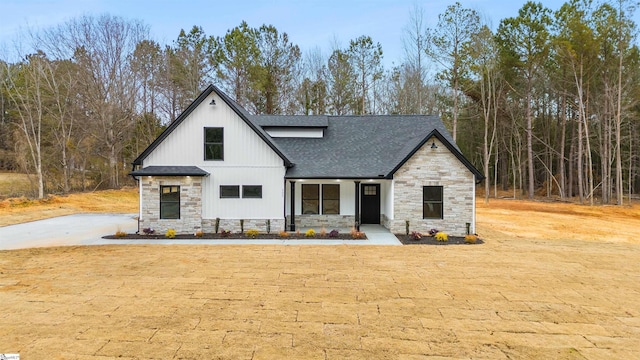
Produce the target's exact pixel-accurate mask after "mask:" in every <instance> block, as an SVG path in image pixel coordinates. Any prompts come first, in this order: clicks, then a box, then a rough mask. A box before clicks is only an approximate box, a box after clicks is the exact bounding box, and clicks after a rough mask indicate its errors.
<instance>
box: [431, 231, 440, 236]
mask: <svg viewBox="0 0 640 360" xmlns="http://www.w3.org/2000/svg"><path fill="white" fill-rule="evenodd" d="M439 232H440V231H439V230H438V229H431V230H429V236H436V234H437V233H439Z"/></svg>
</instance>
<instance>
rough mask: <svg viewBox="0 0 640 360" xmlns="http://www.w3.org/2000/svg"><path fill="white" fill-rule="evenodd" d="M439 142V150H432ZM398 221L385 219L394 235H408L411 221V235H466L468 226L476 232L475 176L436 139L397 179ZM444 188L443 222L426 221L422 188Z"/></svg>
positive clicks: (438, 220) (430, 141)
mask: <svg viewBox="0 0 640 360" xmlns="http://www.w3.org/2000/svg"><path fill="white" fill-rule="evenodd" d="M433 140H435V144H436V145H437V146H438V148H437V149H432V148H431V143H432V142H433ZM393 180H394V197H393V208H394V219H393V220H390V219H387V218H386V217H385V218H384V219H382V223H383V225H384V226H386V227H387V228H389V229H390V230H391V231H392V232H393V233H399V234H404V233H405V229H406V228H405V222H406V220H409V229H410V231H419V232H422V233H424V232H428V231H429V230H430V229H432V228H435V229H438V230H440V231H444V232H446V233H447V234H449V235H457V236H461V235H465V234H466V233H467V223H469V224H470V228H471V229H470V231H471V233H473V232H475V223H474V219H475V216H474V211H475V209H474V200H475V199H474V196H475V193H474V191H475V176H474V174H473V173H472V172H471V171H470V170H469V169H468V168H467V167H466V166H465V165H464V164H462V162H460V160H458V159H457V158H456V157H455V156H454V155H453V154H452V153H451V152H450V151H449V150H448V149H447V148H446V146H444V144H442V143H440V142H439V141H438V140H437V139H435V138H432V139H431V140H429V142H428V143H425V145H423V146H422V148H420V149H419V150H418V151H417V152H416V153H415V154H414V155H413V156H412V157H411V158H410V159H409V160H408V161H407V162H406V163H405V164H403V165H402V167H401V168H400V169H399V170H398V171H396V173H395V174H394V175H393ZM423 186H442V187H443V190H442V191H443V194H442V197H443V199H442V200H443V211H442V212H443V219H423V218H422V207H423V200H422V199H423V197H422V187H423Z"/></svg>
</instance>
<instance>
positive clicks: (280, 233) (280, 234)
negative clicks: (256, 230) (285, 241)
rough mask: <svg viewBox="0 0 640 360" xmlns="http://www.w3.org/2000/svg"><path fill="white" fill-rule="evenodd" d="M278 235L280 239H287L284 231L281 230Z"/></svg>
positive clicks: (286, 233) (287, 234)
mask: <svg viewBox="0 0 640 360" xmlns="http://www.w3.org/2000/svg"><path fill="white" fill-rule="evenodd" d="M278 235H279V236H280V237H281V238H288V237H289V233H288V232H286V231H284V230H281V231H280V232H279V233H278Z"/></svg>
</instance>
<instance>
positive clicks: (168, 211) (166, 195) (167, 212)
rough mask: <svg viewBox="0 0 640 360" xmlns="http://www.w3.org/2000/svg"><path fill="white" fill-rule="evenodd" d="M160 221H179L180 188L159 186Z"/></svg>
mask: <svg viewBox="0 0 640 360" xmlns="http://www.w3.org/2000/svg"><path fill="white" fill-rule="evenodd" d="M160 219H180V186H173V185H171V186H160Z"/></svg>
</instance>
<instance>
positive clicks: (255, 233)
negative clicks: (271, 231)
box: [245, 229, 260, 239]
mask: <svg viewBox="0 0 640 360" xmlns="http://www.w3.org/2000/svg"><path fill="white" fill-rule="evenodd" d="M245 234H246V235H247V236H248V237H250V238H252V239H255V238H256V236H258V234H260V231H258V230H256V229H249V230H247V232H246V233H245Z"/></svg>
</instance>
